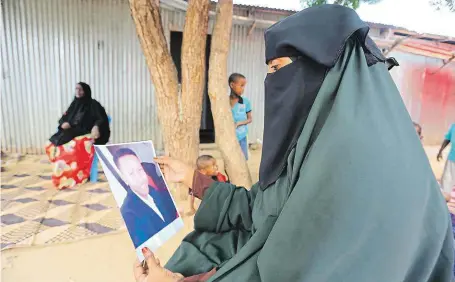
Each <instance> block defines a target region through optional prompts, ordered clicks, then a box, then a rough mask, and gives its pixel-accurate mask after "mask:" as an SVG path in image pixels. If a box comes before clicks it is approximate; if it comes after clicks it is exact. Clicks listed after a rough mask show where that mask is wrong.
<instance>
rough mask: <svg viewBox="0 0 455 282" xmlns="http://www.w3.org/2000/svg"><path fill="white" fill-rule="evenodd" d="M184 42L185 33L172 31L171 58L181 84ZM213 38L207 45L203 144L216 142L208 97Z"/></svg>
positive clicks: (200, 135)
mask: <svg viewBox="0 0 455 282" xmlns="http://www.w3.org/2000/svg"><path fill="white" fill-rule="evenodd" d="M182 41H183V33H182V32H179V31H171V56H172V59H173V61H174V64H175V67H176V68H177V75H178V81H179V83H181V82H182V67H181V65H182V64H181V62H182ZM211 41H212V36H211V35H207V43H206V46H205V47H206V48H205V83H204V84H205V85H204V94H203V96H202V97H203V98H202V116H201V128H200V130H199V138H200V142H201V143H214V142H215V126H214V123H213V116H212V109H211V107H210V99H209V96H208V70H209V58H210V46H211Z"/></svg>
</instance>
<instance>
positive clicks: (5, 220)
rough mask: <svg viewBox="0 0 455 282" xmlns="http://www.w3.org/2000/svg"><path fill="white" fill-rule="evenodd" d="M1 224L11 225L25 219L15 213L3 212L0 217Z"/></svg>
mask: <svg viewBox="0 0 455 282" xmlns="http://www.w3.org/2000/svg"><path fill="white" fill-rule="evenodd" d="M1 221H2V224H6V225H12V224H17V223H21V222H24V221H25V219H24V218H23V217H20V216H17V215H15V214H5V215H2V217H1Z"/></svg>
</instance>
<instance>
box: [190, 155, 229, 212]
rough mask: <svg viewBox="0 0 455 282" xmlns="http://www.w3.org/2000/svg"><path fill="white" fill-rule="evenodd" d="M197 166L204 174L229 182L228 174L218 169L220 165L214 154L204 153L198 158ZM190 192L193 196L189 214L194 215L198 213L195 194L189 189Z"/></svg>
mask: <svg viewBox="0 0 455 282" xmlns="http://www.w3.org/2000/svg"><path fill="white" fill-rule="evenodd" d="M196 166H197V170H198V171H199V172H200V173H201V174H204V175H207V176H210V177H212V179H213V180H215V181H218V182H228V181H227V179H226V176H224V175H223V174H221V173H220V172H219V171H218V166H217V164H216V159H215V158H214V157H212V156H209V155H203V156H200V157H199V158H198V159H197V160H196ZM189 194H190V196H191V199H190V212H189V215H193V214H195V213H196V208H195V207H194V195H193V193H192V191H191V189H190V190H189Z"/></svg>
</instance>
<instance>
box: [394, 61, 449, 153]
mask: <svg viewBox="0 0 455 282" xmlns="http://www.w3.org/2000/svg"><path fill="white" fill-rule="evenodd" d="M390 55H391V56H392V57H395V58H396V59H397V60H398V62H399V63H400V66H399V67H396V68H394V69H393V70H392V71H391V73H392V77H393V79H394V81H395V83H396V84H397V87H398V89H399V90H400V93H401V95H402V97H403V101H404V103H405V104H406V107H407V109H408V111H409V114H410V115H411V118H412V119H413V120H414V121H416V122H418V123H420V124H421V125H422V127H423V134H424V142H425V144H427V145H437V144H440V143H441V141H442V140H443V138H444V134H445V132H446V131H447V129H448V128H449V126H450V124H452V123H454V122H455V66H454V64H449V65H447V66H446V67H445V68H443V69H441V70H439V68H440V66H441V65H442V61H441V60H440V59H435V58H429V57H424V56H419V55H414V54H409V53H402V52H393V53H392V54H390Z"/></svg>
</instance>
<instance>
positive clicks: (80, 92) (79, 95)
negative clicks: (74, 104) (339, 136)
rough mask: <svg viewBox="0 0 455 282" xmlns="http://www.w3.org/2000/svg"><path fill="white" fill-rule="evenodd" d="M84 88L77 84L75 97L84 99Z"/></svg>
mask: <svg viewBox="0 0 455 282" xmlns="http://www.w3.org/2000/svg"><path fill="white" fill-rule="evenodd" d="M84 95H85V93H84V88H82V86H81V85H80V84H76V89H75V96H76V98H82V97H84Z"/></svg>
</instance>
